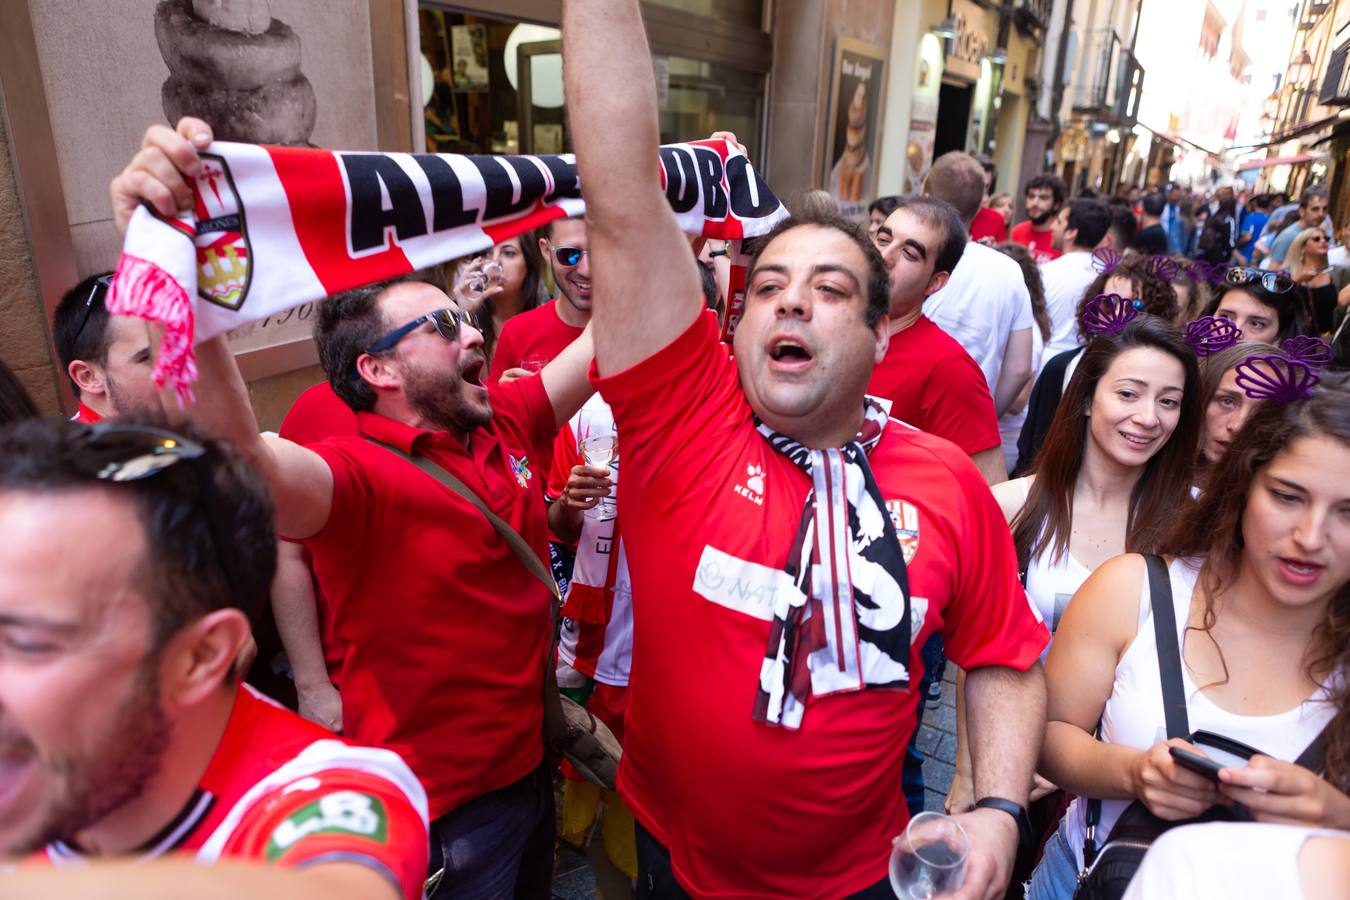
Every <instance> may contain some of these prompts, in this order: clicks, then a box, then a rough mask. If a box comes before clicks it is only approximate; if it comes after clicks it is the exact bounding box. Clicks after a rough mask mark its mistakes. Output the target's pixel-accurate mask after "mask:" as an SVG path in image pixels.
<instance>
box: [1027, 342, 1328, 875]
mask: <svg viewBox="0 0 1350 900" xmlns="http://www.w3.org/2000/svg"><path fill="white" fill-rule="evenodd" d="M1272 360H1273V361H1272ZM1244 365H1245V366H1247V370H1246V371H1248V372H1249V373H1250V377H1249V379H1247V380H1248V382H1249V383H1251V384H1253V385H1255V387H1254V388H1253V389H1254V390H1256V391H1257V392H1260V393H1264V394H1266V397H1265V399H1266V400H1267V402H1265V403H1264V404H1263V405H1262V406H1261V407H1260V408H1258V409H1257V410H1256V411H1255V412H1254V413H1253V414H1252V416H1251V418H1250V419H1249V420H1248V422H1247V424H1246V425H1245V426H1244V427H1243V429H1242V431H1241V432H1240V433H1239V434H1238V436H1237V438H1236V439H1235V440H1234V442H1233V444H1232V446H1231V447H1230V448H1229V450H1228V452H1227V453H1226V454H1225V455H1224V456H1223V458H1222V459H1221V460H1220V462H1219V464H1218V467H1217V469H1216V470H1215V472H1214V473H1213V478H1212V479H1211V480H1210V486H1209V488H1208V489H1207V490H1206V491H1205V492H1204V494H1202V495H1201V497H1200V499H1199V501H1198V502H1197V503H1196V504H1194V505H1193V506H1192V507H1190V508H1189V509H1187V510H1184V511H1182V512H1181V515H1180V517H1179V519H1178V521H1177V525H1176V528H1175V530H1174V531H1173V532H1172V535H1171V537H1169V538H1168V539H1166V540H1165V541H1164V543H1163V545H1164V546H1165V547H1167V548H1168V550H1169V551H1170V553H1171V554H1172V555H1171V556H1170V557H1169V558H1168V562H1167V579H1168V581H1169V583H1170V589H1171V594H1172V608H1173V610H1174V612H1175V620H1176V626H1177V632H1178V633H1177V644H1178V646H1179V648H1180V657H1181V680H1182V683H1183V686H1184V692H1185V698H1186V711H1187V714H1188V719H1189V727H1190V728H1191V729H1194V730H1195V731H1197V732H1198V731H1201V730H1203V731H1207V732H1211V733H1213V734H1217V735H1221V736H1223V737H1225V738H1227V739H1229V740H1231V741H1238V742H1241V743H1242V744H1245V745H1247V746H1249V747H1252V748H1257V749H1258V750H1259V751H1260V753H1261V755H1260V756H1257V757H1254V758H1252V760H1251V761H1250V762H1249V763H1248V765H1246V766H1243V767H1227V768H1223V769H1222V770H1221V771H1219V772H1218V773H1217V775H1215V774H1213V773H1211V777H1209V778H1207V777H1205V776H1202V775H1201V774H1198V773H1197V772H1195V771H1191V770H1189V769H1187V768H1184V767H1183V766H1182V765H1180V764H1179V763H1178V762H1177V760H1176V759H1175V758H1174V757H1173V754H1172V753H1171V750H1172V748H1180V749H1183V750H1187V751H1190V752H1193V753H1201V754H1203V750H1202V748H1201V747H1198V746H1196V745H1195V744H1193V743H1190V742H1187V741H1183V740H1181V739H1177V738H1173V739H1167V740H1164V739H1162V735H1163V734H1165V731H1164V723H1165V719H1166V715H1165V712H1164V708H1163V700H1162V689H1161V686H1160V674H1159V673H1160V666H1159V659H1158V652H1157V650H1156V645H1155V633H1154V623H1155V618H1154V616H1153V613H1152V600H1153V598H1152V597H1151V595H1150V591H1149V589H1148V579H1147V578H1146V577H1145V568H1146V567H1145V560H1144V558H1143V557H1142V556H1140V555H1137V554H1127V555H1125V556H1120V557H1117V558H1116V559H1113V560H1110V561H1109V562H1106V563H1104V564H1103V565H1101V566H1100V567H1099V568H1098V569H1097V570H1096V571H1095V572H1094V573H1093V574H1092V576H1091V577H1090V578H1089V579H1088V580H1087V581H1086V582H1085V583H1084V584H1083V586H1082V588H1080V589H1079V591H1078V593H1077V594H1076V595H1075V596H1074V600H1073V602H1072V603H1071V604H1069V607H1068V611H1067V612H1066V614H1065V616H1064V619H1063V621H1062V622H1061V623H1060V628H1059V632H1058V635H1057V637H1056V640H1055V644H1054V647H1053V648H1052V650H1051V652H1050V658H1049V661H1048V663H1047V666H1046V673H1047V681H1048V684H1049V716H1048V719H1049V721H1048V724H1047V728H1046V738H1045V745H1044V747H1043V749H1042V751H1041V765H1040V769H1041V771H1042V772H1043V773H1044V774H1045V775H1046V776H1047V777H1048V778H1050V779H1052V780H1053V781H1055V783H1057V784H1059V785H1061V786H1063V788H1064V789H1065V790H1066V791H1069V792H1071V793H1073V794H1076V795H1078V796H1077V799H1075V801H1074V803H1073V805H1071V806H1070V808H1069V812H1068V813H1067V814H1066V816H1065V818H1064V821H1063V822H1061V824H1060V828H1059V830H1058V831H1057V832H1056V834H1055V835H1054V836H1053V837H1052V838H1051V839H1050V841H1049V842H1048V843H1047V845H1046V848H1045V853H1044V856H1043V857H1042V859H1041V862H1040V865H1039V866H1038V867H1037V869H1036V871H1035V873H1034V874H1033V876H1032V880H1031V883H1030V888H1029V891H1028V893H1027V896H1028V898H1030V900H1044V898H1066V900H1067V898H1069V897H1071V896H1072V895H1073V892H1074V887H1075V884H1076V881H1077V878H1078V874H1079V872H1080V871H1081V870H1082V866H1083V844H1084V841H1085V838H1086V836H1087V821H1086V815H1087V807H1088V805H1089V798H1095V799H1096V800H1098V801H1100V804H1101V818H1100V823H1099V824H1098V825H1097V829H1096V841H1097V843H1098V844H1101V843H1103V842H1104V841H1105V840H1106V836H1107V835H1109V833H1110V831H1111V827H1112V825H1113V824H1114V823H1115V821H1116V819H1117V818H1118V817H1119V816H1120V814H1121V812H1122V811H1123V810H1124V809H1125V807H1126V806H1127V805H1128V804H1129V803H1130V802H1131V801H1133V800H1136V799H1137V800H1140V801H1142V803H1143V804H1144V806H1146V807H1147V808H1148V810H1149V811H1150V812H1152V813H1153V814H1154V815H1155V816H1158V817H1159V818H1162V819H1165V820H1169V821H1180V820H1185V819H1190V818H1194V817H1196V816H1199V815H1201V814H1202V813H1204V812H1205V811H1206V810H1208V809H1209V808H1210V807H1211V806H1213V805H1214V804H1216V803H1219V802H1230V801H1235V802H1238V803H1241V804H1243V805H1244V806H1247V807H1248V808H1249V809H1250V810H1251V811H1252V813H1253V815H1254V817H1255V818H1256V819H1257V821H1265V822H1296V823H1300V824H1303V825H1312V826H1319V827H1331V828H1350V797H1348V796H1347V794H1346V790H1347V788H1350V699H1347V691H1350V678H1347V674H1350V482H1347V480H1346V478H1345V472H1347V471H1350V383H1348V382H1347V379H1346V377H1345V376H1325V380H1324V381H1323V382H1322V384H1320V385H1318V386H1317V387H1316V388H1314V389H1312V390H1311V391H1310V393H1311V396H1309V397H1304V396H1303V394H1304V390H1303V388H1305V387H1306V385H1307V384H1308V382H1309V381H1315V380H1316V379H1315V377H1311V376H1312V373H1311V371H1310V370H1307V369H1306V367H1303V366H1302V364H1300V363H1290V362H1288V361H1287V360H1281V359H1277V358H1273V357H1265V358H1257V359H1255V360H1251V361H1249V362H1248V363H1246V364H1244ZM1324 729H1325V734H1323V731H1324ZM1319 735H1323V739H1324V741H1325V752H1324V754H1323V760H1324V769H1325V777H1322V778H1319V777H1317V776H1316V775H1314V774H1313V773H1312V772H1309V771H1306V770H1300V769H1299V767H1297V766H1294V765H1293V764H1292V763H1291V762H1289V761H1290V760H1294V759H1296V758H1298V757H1299V756H1300V755H1301V754H1302V753H1303V752H1304V751H1305V750H1306V749H1307V748H1308V746H1309V745H1310V744H1312V743H1313V741H1314V739H1316V738H1317V737H1318V736H1319ZM1212 778H1215V779H1217V780H1212Z"/></svg>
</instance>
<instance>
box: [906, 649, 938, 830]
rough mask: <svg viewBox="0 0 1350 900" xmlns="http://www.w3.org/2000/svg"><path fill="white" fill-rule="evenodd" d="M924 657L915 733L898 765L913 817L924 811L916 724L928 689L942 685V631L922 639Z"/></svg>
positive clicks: (921, 719)
mask: <svg viewBox="0 0 1350 900" xmlns="http://www.w3.org/2000/svg"><path fill="white" fill-rule="evenodd" d="M919 656H920V657H921V658H922V659H923V678H921V679H919V687H918V688H917V690H918V692H919V705H918V706H917V707H915V709H914V733H913V734H911V735H910V736H909V746H907V747H905V761H904V763H903V764H902V765H901V768H900V784H901V786H902V788H903V789H904V792H905V805H906V806H908V807H909V817H910V818H911V819H912V818H914V817H915V816H917V815H918V814H919V813H921V812H923V806H924V789H923V787H924V786H923V751H922V750H920V749H919V726H920V725H922V724H923V710H924V707H925V706H926V705H927V704H928V689H929V687H931V686H932V685H934V684H937V685H941V684H942V676H943V675H944V674H945V673H946V671H947V658H946V657H945V656H943V654H942V632H940V631H935V632H933V633H932V634H930V635H929V636H928V640H926V641H924V644H923V648H922V649H920V650H919Z"/></svg>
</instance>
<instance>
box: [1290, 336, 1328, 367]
mask: <svg viewBox="0 0 1350 900" xmlns="http://www.w3.org/2000/svg"><path fill="white" fill-rule="evenodd" d="M1280 346H1281V347H1283V348H1284V355H1285V356H1287V357H1289V358H1290V359H1293V360H1297V361H1298V362H1301V363H1303V364H1304V365H1305V366H1310V367H1311V368H1314V369H1325V368H1326V367H1327V366H1329V365H1331V345H1330V344H1328V343H1327V342H1326V341H1324V340H1322V339H1321V338H1315V337H1308V336H1306V335H1299V336H1298V337H1291V338H1290V339H1289V340H1287V341H1285V342H1284V343H1283V344H1281V345H1280Z"/></svg>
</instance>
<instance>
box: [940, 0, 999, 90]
mask: <svg viewBox="0 0 1350 900" xmlns="http://www.w3.org/2000/svg"><path fill="white" fill-rule="evenodd" d="M952 15H953V16H955V17H956V29H957V34H956V37H955V38H952V40H951V41H950V42H949V43H948V45H947V66H946V70H947V73H948V74H951V75H955V76H957V77H959V78H964V79H966V80H968V81H976V80H978V79H979V77H980V61H981V60H983V59H984V58H985V56H986V55H988V53H989V23H988V15H987V13H985V11H984V7H982V6H979V5H978V4H976V3H975V2H974V0H952Z"/></svg>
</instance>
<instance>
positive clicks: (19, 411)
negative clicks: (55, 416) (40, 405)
mask: <svg viewBox="0 0 1350 900" xmlns="http://www.w3.org/2000/svg"><path fill="white" fill-rule="evenodd" d="M37 414H38V411H37V407H36V406H35V405H34V404H33V398H32V397H29V396H28V391H26V390H24V387H23V382H22V381H20V380H19V376H17V375H15V374H14V372H13V371H12V370H11V369H10V367H9V366H7V365H5V361H4V360H2V359H0V425H8V424H9V423H10V422H18V421H19V420H20V419H36V418H37Z"/></svg>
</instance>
